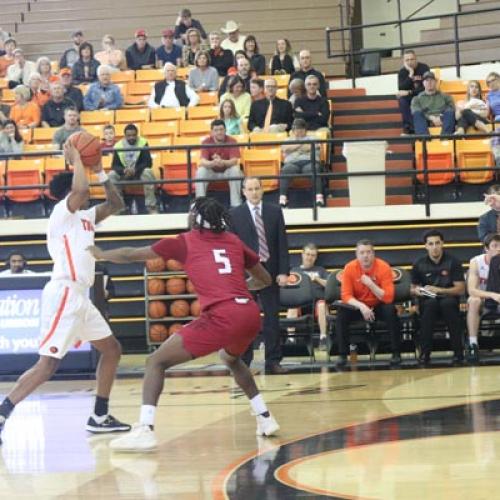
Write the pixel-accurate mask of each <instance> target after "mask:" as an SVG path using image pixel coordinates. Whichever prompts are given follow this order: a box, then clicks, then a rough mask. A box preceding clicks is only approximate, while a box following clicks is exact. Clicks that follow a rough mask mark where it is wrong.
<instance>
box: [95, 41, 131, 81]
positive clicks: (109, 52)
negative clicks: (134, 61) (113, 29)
mask: <svg viewBox="0 0 500 500" xmlns="http://www.w3.org/2000/svg"><path fill="white" fill-rule="evenodd" d="M95 58H96V60H97V61H99V63H100V64H103V65H106V66H109V67H110V68H111V71H112V72H113V73H114V72H116V71H121V70H124V69H125V66H126V64H125V58H124V57H123V52H122V51H121V50H120V49H118V48H117V47H116V45H115V39H114V37H112V36H111V35H104V36H103V37H102V50H100V51H99V52H96V54H95Z"/></svg>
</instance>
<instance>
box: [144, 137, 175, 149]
mask: <svg viewBox="0 0 500 500" xmlns="http://www.w3.org/2000/svg"><path fill="white" fill-rule="evenodd" d="M144 137H146V139H147V141H148V144H149V145H150V146H152V147H153V146H154V147H159V146H162V147H168V146H171V145H172V143H173V136H167V137H147V136H144Z"/></svg>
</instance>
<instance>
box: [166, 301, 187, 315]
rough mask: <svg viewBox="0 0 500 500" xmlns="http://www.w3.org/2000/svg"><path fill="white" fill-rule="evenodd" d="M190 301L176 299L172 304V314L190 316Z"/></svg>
mask: <svg viewBox="0 0 500 500" xmlns="http://www.w3.org/2000/svg"><path fill="white" fill-rule="evenodd" d="M189 311H190V307H189V302H188V301H187V300H182V299H180V300H174V301H173V302H172V303H171V304H170V315H171V316H174V317H175V318H182V317H184V316H189Z"/></svg>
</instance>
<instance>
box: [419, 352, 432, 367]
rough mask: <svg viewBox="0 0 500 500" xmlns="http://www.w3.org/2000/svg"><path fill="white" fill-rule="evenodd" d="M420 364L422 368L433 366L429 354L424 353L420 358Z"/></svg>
mask: <svg viewBox="0 0 500 500" xmlns="http://www.w3.org/2000/svg"><path fill="white" fill-rule="evenodd" d="M418 364H419V365H420V366H424V367H425V366H429V365H430V364H431V355H430V354H429V353H422V354H421V355H420V357H419V358H418Z"/></svg>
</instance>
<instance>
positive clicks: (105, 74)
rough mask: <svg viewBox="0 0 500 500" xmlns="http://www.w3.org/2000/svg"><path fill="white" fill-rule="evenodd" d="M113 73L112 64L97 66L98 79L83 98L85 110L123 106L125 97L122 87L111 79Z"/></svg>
mask: <svg viewBox="0 0 500 500" xmlns="http://www.w3.org/2000/svg"><path fill="white" fill-rule="evenodd" d="M112 73H113V69H112V68H111V67H110V66H106V65H101V66H99V67H98V68H97V77H98V81H97V82H94V83H92V84H91V85H90V86H89V88H88V90H87V93H86V94H85V97H84V98H83V107H84V109H85V111H95V110H96V109H119V108H121V106H122V104H123V97H122V94H121V92H120V87H118V85H116V83H113V82H112V81H111V74H112Z"/></svg>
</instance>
